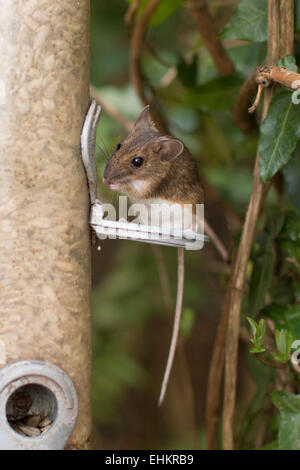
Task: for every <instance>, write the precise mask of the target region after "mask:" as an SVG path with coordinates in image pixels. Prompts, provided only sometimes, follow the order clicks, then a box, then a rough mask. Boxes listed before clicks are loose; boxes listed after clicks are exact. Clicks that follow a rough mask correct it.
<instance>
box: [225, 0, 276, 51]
mask: <svg viewBox="0 0 300 470" xmlns="http://www.w3.org/2000/svg"><path fill="white" fill-rule="evenodd" d="M267 31H268V0H251V1H249V0H241V1H240V2H239V4H238V6H237V8H236V10H235V12H234V14H233V16H232V18H231V20H230V21H229V23H228V24H227V25H226V26H225V28H224V30H223V32H222V33H221V36H220V37H221V38H222V39H223V38H224V39H244V40H246V41H253V42H264V41H266V40H267V38H268V32H267Z"/></svg>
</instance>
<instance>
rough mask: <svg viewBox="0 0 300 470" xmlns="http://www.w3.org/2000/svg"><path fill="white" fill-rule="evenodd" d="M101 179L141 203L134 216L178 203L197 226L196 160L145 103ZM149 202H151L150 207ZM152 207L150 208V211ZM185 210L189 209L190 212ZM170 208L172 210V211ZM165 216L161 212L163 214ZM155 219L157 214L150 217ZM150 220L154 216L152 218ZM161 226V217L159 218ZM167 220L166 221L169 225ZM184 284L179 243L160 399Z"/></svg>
mask: <svg viewBox="0 0 300 470" xmlns="http://www.w3.org/2000/svg"><path fill="white" fill-rule="evenodd" d="M103 183H104V184H105V185H106V186H107V187H108V188H110V189H111V190H113V191H119V192H120V193H122V194H125V195H127V196H128V197H129V199H130V201H131V202H132V203H139V204H144V205H145V207H146V208H148V211H145V212H142V211H141V212H140V215H139V217H138V222H140V223H143V224H149V225H151V221H153V216H154V218H155V216H156V215H157V214H156V211H157V212H159V210H160V208H161V207H162V206H163V205H169V206H170V207H171V208H172V207H173V206H174V205H179V206H180V207H183V206H184V205H185V204H187V205H189V206H184V207H185V210H186V209H188V211H187V212H185V215H186V214H188V216H189V220H191V224H192V226H191V227H186V226H185V228H192V229H193V230H197V227H198V223H197V222H198V221H197V214H196V204H203V203H204V190H203V188H202V185H201V183H200V179H199V174H198V169H197V164H196V162H195V160H194V159H193V157H192V155H191V154H190V152H189V151H188V149H187V148H186V147H185V146H184V144H183V143H182V142H181V141H180V140H179V139H177V138H174V137H172V136H170V135H163V134H161V133H160V132H159V131H158V130H157V128H156V127H155V124H154V123H153V122H152V121H151V116H150V108H149V106H146V107H145V108H144V109H143V111H142V112H141V114H140V115H139V116H138V118H137V120H136V121H135V123H134V125H133V128H132V130H131V131H130V133H129V135H128V136H127V137H126V138H125V139H124V140H123V141H122V142H120V143H119V144H118V145H117V146H116V148H115V149H114V151H113V152H112V154H111V156H110V158H109V160H108V161H107V164H106V166H105V169H104V173H103ZM153 207H154V208H156V209H154V210H153ZM151 211H152V212H151ZM189 212H190V213H189ZM174 213H175V212H174ZM162 219H164V218H162ZM155 220H157V219H155ZM152 223H153V222H152ZM183 223H184V222H183V221H182V217H181V218H179V219H176V216H174V217H173V219H172V228H173V227H175V228H176V227H177V226H178V225H179V226H180V228H181V227H182V224H183ZM160 225H161V226H164V220H161V219H160ZM168 226H169V225H168ZM183 286H184V249H183V248H178V284H177V299H176V309H175V317H174V326H173V333H172V339H171V345H170V349H169V355H168V361H167V365H166V370H165V373H164V378H163V382H162V387H161V393H160V397H159V405H160V404H161V403H162V401H163V399H164V395H165V392H166V387H167V383H168V379H169V375H170V372H171V368H172V364H173V359H174V355H175V350H176V343H177V338H178V333H179V326H180V319H181V310H182V299H183Z"/></svg>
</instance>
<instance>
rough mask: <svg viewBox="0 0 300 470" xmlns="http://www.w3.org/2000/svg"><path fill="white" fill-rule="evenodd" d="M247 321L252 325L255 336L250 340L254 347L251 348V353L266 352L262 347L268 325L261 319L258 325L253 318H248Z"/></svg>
mask: <svg viewBox="0 0 300 470" xmlns="http://www.w3.org/2000/svg"><path fill="white" fill-rule="evenodd" d="M247 320H248V322H249V323H250V326H251V330H252V335H253V337H252V338H250V341H251V343H252V344H253V345H254V346H253V347H252V348H250V352H251V353H261V352H264V351H265V348H264V347H263V346H262V345H263V340H264V336H265V332H266V324H265V321H264V319H263V318H261V319H260V320H259V322H258V324H257V323H256V321H255V320H253V318H250V317H247Z"/></svg>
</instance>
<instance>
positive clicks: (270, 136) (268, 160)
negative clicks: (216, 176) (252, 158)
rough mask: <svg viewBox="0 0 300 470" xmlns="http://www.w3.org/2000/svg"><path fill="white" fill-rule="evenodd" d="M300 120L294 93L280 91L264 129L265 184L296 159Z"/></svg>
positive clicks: (262, 171)
mask: <svg viewBox="0 0 300 470" xmlns="http://www.w3.org/2000/svg"><path fill="white" fill-rule="evenodd" d="M299 118H300V107H298V105H296V104H293V102H292V93H291V92H290V91H288V90H279V91H278V93H276V95H275V97H274V98H273V100H272V102H271V105H270V108H269V113H268V116H267V117H266V119H265V120H264V121H263V123H262V124H261V126H260V138H259V153H260V161H259V166H260V177H261V179H262V181H263V182H266V181H267V180H268V179H270V178H271V177H272V176H273V175H274V174H275V173H276V172H277V171H278V170H279V169H280V168H281V167H283V166H284V165H285V164H286V163H287V162H288V161H289V160H290V159H291V158H292V154H293V152H294V150H295V148H296V144H297V140H298V137H299V135H298V132H299Z"/></svg>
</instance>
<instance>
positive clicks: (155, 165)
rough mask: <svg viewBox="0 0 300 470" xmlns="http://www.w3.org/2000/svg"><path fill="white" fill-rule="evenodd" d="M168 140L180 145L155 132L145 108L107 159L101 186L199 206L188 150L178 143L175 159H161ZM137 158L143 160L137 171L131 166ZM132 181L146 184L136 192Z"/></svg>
mask: <svg viewBox="0 0 300 470" xmlns="http://www.w3.org/2000/svg"><path fill="white" fill-rule="evenodd" d="M171 140H173V143H174V142H175V141H176V143H177V144H178V143H179V142H180V141H178V139H175V138H174V137H171V136H163V135H162V134H160V133H159V132H158V131H157V129H156V128H155V126H154V125H153V123H152V122H151V120H150V113H149V107H148V106H146V108H145V109H144V110H143V111H142V113H141V114H140V116H139V117H138V119H137V121H136V122H135V124H134V127H133V129H132V130H131V132H130V133H129V135H128V136H127V137H126V138H125V139H124V141H123V142H122V146H121V147H120V149H117V148H116V149H115V150H114V151H113V153H112V155H111V157H110V159H109V160H108V162H107V164H106V167H105V170H104V174H103V181H104V183H105V184H107V185H108V186H109V184H117V185H118V186H119V188H118V189H119V191H120V192H121V193H124V194H127V195H128V196H129V197H131V198H136V199H152V198H160V199H166V200H168V201H172V202H177V203H179V204H201V203H203V202H204V191H203V189H202V186H201V184H200V180H199V174H198V169H197V165H196V162H195V161H194V159H193V158H192V156H191V154H190V153H189V151H188V149H187V148H186V147H184V146H183V144H182V143H181V148H182V151H181V152H180V154H179V155H178V156H176V158H172V159H170V160H169V159H168V157H166V158H167V159H164V158H163V157H162V153H161V146H162V145H163V144H164V143H165V142H167V141H171ZM161 142H162V143H161ZM137 156H138V157H142V158H143V159H144V163H143V165H142V166H141V167H139V168H136V167H134V166H133V165H132V163H131V162H132V160H133V158H134V157H137ZM134 180H138V181H145V182H150V184H149V185H147V187H145V189H143V191H142V192H140V191H139V192H137V191H136V189H135V188H134V187H132V185H131V182H132V181H134Z"/></svg>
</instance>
